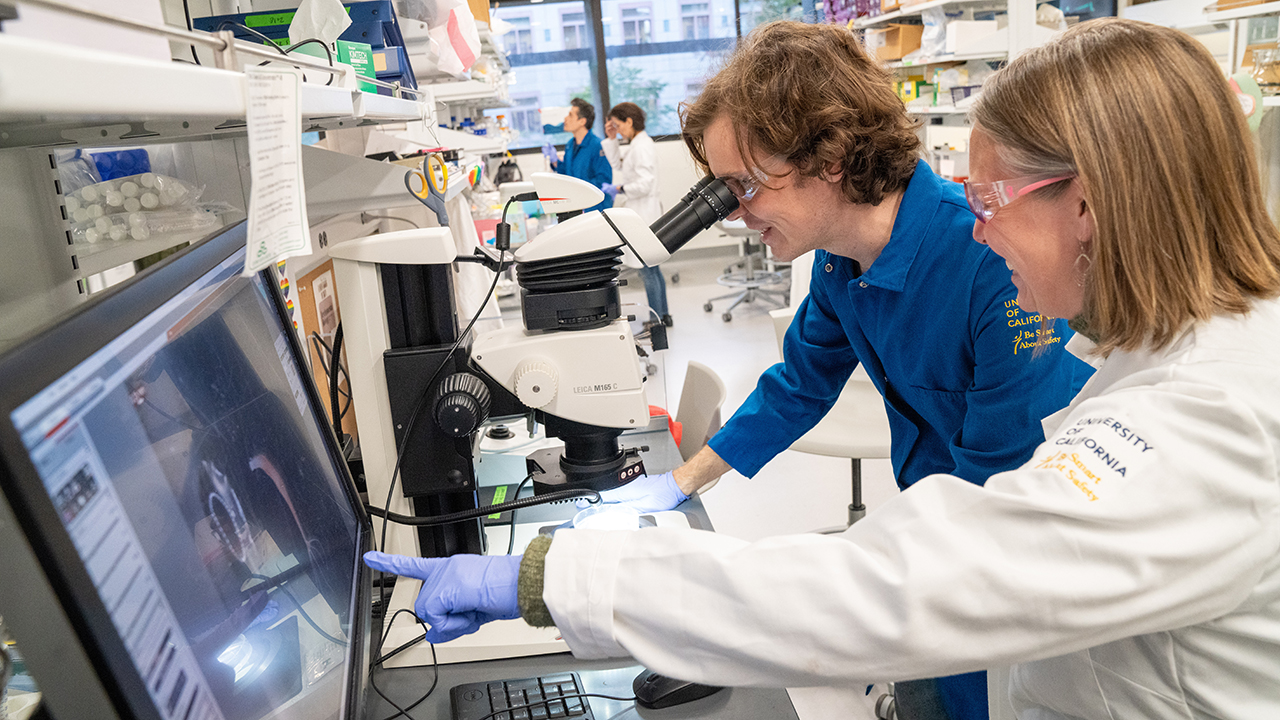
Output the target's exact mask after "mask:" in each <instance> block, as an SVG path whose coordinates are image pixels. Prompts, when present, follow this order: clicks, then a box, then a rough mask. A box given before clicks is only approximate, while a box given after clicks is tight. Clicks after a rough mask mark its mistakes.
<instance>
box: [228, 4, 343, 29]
mask: <svg viewBox="0 0 1280 720" xmlns="http://www.w3.org/2000/svg"><path fill="white" fill-rule="evenodd" d="M346 10H347V14H348V15H350V14H351V8H346ZM296 14H297V13H295V12H280V13H270V14H267V15H245V16H244V24H245V25H248V26H249V27H269V26H271V25H288V24H289V23H291V22H293V16H294V15H296Z"/></svg>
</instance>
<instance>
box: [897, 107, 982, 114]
mask: <svg viewBox="0 0 1280 720" xmlns="http://www.w3.org/2000/svg"><path fill="white" fill-rule="evenodd" d="M968 112H969V110H968V108H965V109H963V110H957V109H956V108H955V106H953V105H936V106H934V107H909V108H907V114H908V115H964V114H966V113H968Z"/></svg>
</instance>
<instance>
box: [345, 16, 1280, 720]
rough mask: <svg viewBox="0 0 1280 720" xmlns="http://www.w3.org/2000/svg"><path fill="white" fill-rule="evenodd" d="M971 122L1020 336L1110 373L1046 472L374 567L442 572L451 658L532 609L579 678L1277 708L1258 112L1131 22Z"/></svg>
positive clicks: (1277, 404)
mask: <svg viewBox="0 0 1280 720" xmlns="http://www.w3.org/2000/svg"><path fill="white" fill-rule="evenodd" d="M739 52H741V50H740V51H739ZM713 82H714V80H713ZM711 91H713V87H712V84H711V83H708V85H707V87H706V89H704V94H705V93H706V92H711ZM972 119H973V121H974V130H973V136H972V138H971V143H970V182H969V183H968V185H967V188H966V191H967V195H968V196H969V202H970V206H971V207H972V209H973V211H974V213H975V215H977V217H978V220H977V221H976V222H975V225H974V238H975V239H976V240H977V241H979V242H983V243H986V244H988V245H990V247H991V248H992V249H993V250H994V251H995V252H996V253H998V254H999V255H1001V256H1002V257H1003V258H1004V259H1005V261H1006V262H1007V264H1008V266H1009V268H1010V270H1011V271H1012V273H1013V282H1014V284H1015V285H1016V286H1017V288H1018V291H1019V295H1018V303H1017V304H1018V306H1019V307H1018V308H1010V317H1009V322H1010V323H1013V322H1015V321H1019V322H1020V321H1021V319H1022V318H1024V317H1026V316H1027V315H1024V314H1022V313H1026V314H1030V313H1037V314H1038V315H1032V316H1031V317H1032V318H1033V320H1034V319H1036V318H1037V317H1049V316H1053V317H1069V318H1073V319H1074V320H1073V325H1074V326H1075V327H1076V328H1077V330H1078V334H1077V335H1076V336H1075V337H1074V338H1072V339H1071V341H1070V342H1069V343H1068V346H1067V349H1068V350H1069V351H1071V352H1073V353H1075V354H1077V355H1078V356H1080V357H1082V358H1085V359H1087V360H1089V361H1090V362H1092V363H1094V364H1095V365H1096V366H1097V367H1098V370H1097V373H1096V374H1095V375H1094V376H1093V377H1092V379H1090V381H1089V382H1088V384H1087V385H1086V386H1085V387H1084V389H1083V390H1082V391H1081V392H1080V394H1079V396H1077V397H1076V398H1075V400H1074V401H1073V402H1072V403H1071V404H1070V405H1069V406H1068V407H1067V408H1065V409H1063V410H1062V411H1060V412H1058V413H1056V414H1054V415H1052V416H1050V417H1048V418H1046V419H1045V420H1044V423H1043V425H1044V429H1045V436H1046V442H1045V443H1044V444H1043V445H1041V446H1040V447H1039V448H1038V449H1037V450H1036V452H1035V454H1034V455H1033V457H1032V459H1031V461H1029V462H1028V463H1027V464H1026V465H1024V466H1023V467H1021V468H1019V469H1017V470H1012V471H1009V472H1004V473H1000V474H997V475H995V476H993V477H991V478H990V479H989V480H988V481H987V483H986V486H985V487H979V486H977V485H973V484H971V483H967V482H964V481H962V480H960V479H958V478H955V477H951V476H948V475H934V476H930V477H927V478H924V479H923V480H921V481H920V482H918V483H916V484H915V485H914V486H912V487H911V488H910V489H908V490H907V491H906V492H904V493H902V494H900V495H898V496H896V497H894V498H892V499H891V500H889V501H888V502H887V503H886V504H885V505H884V506H882V507H879V508H876V509H874V510H873V511H872V512H871V513H869V514H868V515H867V517H866V518H865V519H864V520H862V521H860V522H858V523H857V524H855V525H854V526H853V527H852V528H850V529H849V530H848V531H846V532H845V533H844V534H843V535H841V536H837V537H830V536H820V535H800V536H791V537H775V538H768V539H765V540H761V541H758V542H754V543H749V542H744V541H742V540H738V539H735V538H730V537H725V536H722V535H717V534H714V533H705V532H694V531H673V530H663V529H649V530H642V531H638V532H631V533H626V532H599V531H587V530H570V531H563V532H560V533H558V534H556V536H555V537H554V540H551V539H539V540H537V541H535V542H534V543H532V544H531V545H530V547H529V548H528V549H527V550H526V551H525V554H524V556H523V560H513V559H506V558H482V557H476V556H460V557H454V558H448V559H443V560H438V559H432V560H422V559H415V558H400V557H396V556H380V555H371V556H368V557H367V561H368V562H369V563H370V564H371V565H373V566H375V567H381V568H387V569H391V570H394V571H396V572H401V573H403V574H407V575H413V576H416V577H421V578H424V579H425V580H426V582H425V583H424V586H423V590H422V593H421V595H420V596H419V598H418V604H417V606H416V609H417V612H418V614H419V615H420V616H421V617H423V618H424V619H425V620H426V621H427V622H428V623H431V624H432V632H431V633H430V634H429V638H430V639H432V640H433V641H435V640H442V639H448V638H449V637H451V636H453V635H457V634H461V633H462V632H469V631H471V630H473V629H474V628H475V627H478V625H479V624H480V623H482V622H486V621H488V620H490V619H494V618H504V617H505V618H510V617H518V616H523V617H525V619H526V620H528V621H530V622H533V623H550V622H554V624H555V625H556V627H557V628H558V630H559V632H560V633H561V635H562V636H563V637H564V639H565V640H566V641H567V642H568V644H569V647H570V648H571V649H572V650H573V652H574V653H575V655H577V656H579V657H583V658H596V657H603V656H623V655H632V656H634V657H635V658H636V659H637V660H639V661H640V662H642V663H644V664H645V665H646V666H648V667H649V668H650V669H653V670H656V671H658V672H661V673H663V674H665V675H670V676H674V677H679V678H684V679H687V680H693V681H698V682H705V683H712V684H718V685H758V686H791V687H795V686H804V685H843V686H846V687H847V686H850V685H853V684H854V683H855V682H867V681H875V680H880V679H888V678H911V677H936V676H941V675H947V674H952V673H961V672H968V671H974V670H980V669H987V668H996V667H1001V666H1007V665H1010V664H1013V669H1012V672H1011V681H1010V683H1009V685H1008V687H1007V688H1000V689H999V692H998V694H996V695H993V696H992V699H993V702H994V703H1001V704H1003V702H1002V701H1006V700H1007V701H1011V702H1012V705H1013V707H1014V709H1015V710H1016V712H1017V713H1018V714H1019V716H1021V717H1024V718H1033V719H1034V720H1047V719H1050V718H1056V719H1064V718H1079V719H1086V720H1103V719H1107V720H1115V719H1117V718H1170V719H1172V718H1209V717H1214V718H1226V717H1231V718H1276V717H1280V360H1277V358H1280V299H1278V296H1280V232H1277V229H1276V227H1275V225H1274V224H1273V223H1272V221H1271V219H1270V218H1269V217H1268V215H1267V210H1266V204H1265V202H1264V198H1263V193H1262V189H1261V183H1260V180H1259V174H1258V167H1257V163H1256V160H1255V158H1254V149H1253V141H1252V138H1251V137H1250V134H1249V130H1248V126H1247V124H1246V121H1245V118H1244V116H1243V114H1242V112H1241V109H1240V104H1239V103H1238V102H1237V100H1236V96H1235V94H1234V93H1233V91H1232V89H1231V87H1230V86H1229V85H1228V83H1227V81H1226V80H1225V79H1224V78H1223V76H1222V73H1221V71H1220V70H1219V68H1218V65H1217V63H1216V62H1215V61H1214V59H1213V57H1212V56H1211V55H1210V54H1209V52H1208V51H1206V50H1205V48H1204V47H1203V46H1202V45H1200V44H1199V43H1198V42H1197V41H1196V40H1194V39H1193V38H1191V37H1189V36H1187V35H1185V34H1183V33H1181V32H1178V31H1176V30H1172V29H1168V28H1163V27H1158V26H1154V25H1148V24H1145V23H1139V22H1135V21H1130V20H1122V19H1117V18H1107V19H1104V20H1097V21H1092V22H1088V23H1082V24H1081V25H1078V26H1076V27H1075V28H1072V29H1070V30H1068V31H1067V32H1066V33H1065V34H1064V35H1063V36H1062V37H1061V38H1059V39H1057V40H1054V41H1052V42H1050V43H1049V44H1047V45H1045V46H1042V47H1038V48H1034V49H1032V50H1029V51H1028V52H1026V53H1025V54H1024V55H1022V56H1020V57H1018V58H1016V59H1015V60H1013V61H1012V62H1010V63H1009V65H1008V67H1006V68H1005V69H1003V70H1001V71H1000V72H998V73H996V75H995V76H994V77H992V78H991V79H990V80H989V81H988V83H987V85H986V86H985V88H984V90H983V94H982V97H981V99H980V100H979V102H978V103H977V105H976V106H975V108H974V109H973V113H972ZM771 181H772V182H771V185H770V186H769V187H766V188H762V189H761V190H760V191H759V192H761V193H763V192H784V191H785V190H786V186H787V183H788V178H786V177H782V178H771ZM774 188H777V189H774ZM900 221H901V219H900ZM1015 311H1019V312H1015ZM1035 329H1036V327H1035V325H1034V324H1033V325H1029V326H1027V330H1028V332H1030V333H1031V334H1030V339H1029V340H1028V341H1027V344H1026V346H1019V348H1017V350H1018V351H1019V352H1030V351H1034V348H1035V345H1036V343H1037V342H1038V341H1039V340H1038V339H1037V337H1038V336H1037V335H1036V334H1035ZM904 337H905V336H904ZM1040 337H1048V336H1047V335H1046V336H1040ZM1054 339H1056V338H1054ZM802 340H803V339H802ZM793 341H794V339H793ZM1014 350H1015V348H1010V352H1013V351H1014ZM437 628H439V631H438V632H437Z"/></svg>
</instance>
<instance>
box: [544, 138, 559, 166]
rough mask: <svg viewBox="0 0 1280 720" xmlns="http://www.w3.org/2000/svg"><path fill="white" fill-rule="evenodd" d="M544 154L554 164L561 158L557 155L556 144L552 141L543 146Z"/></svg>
mask: <svg viewBox="0 0 1280 720" xmlns="http://www.w3.org/2000/svg"><path fill="white" fill-rule="evenodd" d="M542 154H543V155H544V156H545V157H546V158H547V159H548V160H550V161H551V164H552V165H555V164H556V163H557V162H559V161H560V158H559V157H557V156H556V146H555V145H552V144H551V142H550V141H548V142H547V144H546V145H543V146H542Z"/></svg>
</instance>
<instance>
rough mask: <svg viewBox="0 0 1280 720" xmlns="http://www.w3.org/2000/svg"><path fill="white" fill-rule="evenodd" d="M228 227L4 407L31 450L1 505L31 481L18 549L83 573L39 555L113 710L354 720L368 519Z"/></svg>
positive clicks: (274, 312)
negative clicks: (134, 316) (142, 301)
mask: <svg viewBox="0 0 1280 720" xmlns="http://www.w3.org/2000/svg"><path fill="white" fill-rule="evenodd" d="M231 234H232V235H233V236H235V237H234V238H233V240H227V239H220V238H214V239H213V240H211V241H206V242H214V243H215V244H217V243H216V242H215V241H219V240H221V243H222V245H223V246H225V247H230V248H231V252H230V254H229V255H226V256H225V257H223V258H221V259H219V258H217V257H214V258H213V259H212V260H207V261H206V262H205V264H204V266H202V267H199V270H200V273H199V275H198V276H194V277H189V278H185V279H184V280H185V284H183V283H179V284H176V285H175V284H174V279H173V277H172V276H173V273H174V272H176V271H174V270H172V269H171V268H161V269H160V270H159V271H157V273H156V277H163V276H164V273H165V272H166V271H169V277H168V278H167V281H166V284H167V285H168V286H169V287H172V288H174V289H176V290H177V292H176V294H173V295H171V296H169V297H167V298H164V297H161V298H159V299H158V300H157V298H156V297H155V296H156V295H157V293H156V292H148V293H144V292H143V290H137V291H135V295H136V297H142V296H143V295H146V296H147V297H148V298H149V299H150V302H151V304H152V307H147V308H146V312H145V315H143V316H142V317H141V319H140V320H137V321H136V322H133V323H132V324H131V325H129V326H128V327H125V328H122V329H121V331H120V332H118V333H107V334H109V335H110V337H103V338H101V340H102V342H100V343H99V345H100V346H98V347H95V348H89V349H87V350H82V351H81V352H80V353H79V354H80V355H87V356H85V357H83V359H78V361H76V362H75V363H74V365H73V366H71V367H69V368H67V369H65V371H62V372H58V373H57V375H56V377H48V378H44V379H43V380H42V381H41V386H40V387H36V388H30V390H29V395H30V396H29V397H28V398H27V399H25V400H22V401H21V402H20V403H19V404H16V405H14V406H13V407H12V409H9V408H8V407H5V409H6V410H7V411H8V416H7V418H6V420H7V421H8V422H9V423H11V425H12V429H13V431H14V432H16V434H17V436H18V437H19V438H20V441H21V446H22V448H23V449H24V450H25V452H26V458H20V459H19V460H22V461H25V462H15V461H14V459H13V458H7V459H6V462H5V465H6V466H8V467H9V469H10V472H9V474H8V477H5V476H3V475H0V479H3V480H5V482H6V485H8V486H9V487H6V488H5V490H6V493H7V494H11V495H12V496H13V498H11V504H15V503H13V499H15V498H21V492H20V490H21V488H23V487H26V488H27V491H28V492H30V493H34V491H33V490H32V489H31V488H30V487H29V486H30V485H32V484H34V483H35V481H36V479H37V478H38V482H39V487H40V488H41V489H42V490H43V492H44V493H45V496H46V498H47V507H45V508H41V509H42V510H44V513H43V519H42V513H39V512H38V513H34V514H33V516H32V517H30V518H27V519H26V520H21V521H20V522H21V524H23V525H25V529H26V533H27V536H28V539H29V540H30V542H31V544H32V545H33V546H34V547H38V546H40V545H42V544H45V543H48V544H50V545H51V546H54V547H56V546H58V545H59V544H61V545H62V546H63V547H64V549H65V548H67V547H70V548H74V553H75V558H74V560H77V561H78V566H77V565H76V563H75V562H71V560H72V559H71V558H64V557H57V555H58V553H52V555H54V557H50V556H48V555H42V554H41V553H38V552H37V553H36V555H37V556H38V557H40V562H41V563H42V564H43V565H44V566H45V567H46V570H47V571H48V572H50V574H51V575H52V576H58V577H59V578H60V579H58V581H56V582H53V585H54V586H55V587H57V586H65V587H66V590H64V591H63V592H60V593H59V595H60V597H59V600H60V602H61V603H62V605H63V606H64V609H65V610H66V611H67V615H68V617H69V618H72V624H74V625H76V626H77V627H76V629H75V631H74V632H75V633H76V634H77V635H78V636H79V637H80V638H81V640H82V641H83V642H86V643H88V644H89V645H91V646H92V647H91V648H90V649H89V650H88V651H87V652H88V654H89V655H90V656H91V657H93V656H95V655H102V656H104V657H105V658H108V659H109V661H104V662H101V663H96V664H98V665H100V666H103V667H99V671H100V673H105V674H109V675H112V676H113V677H111V678H109V679H105V680H103V682H104V685H106V686H107V692H108V694H109V695H115V694H119V695H124V696H127V701H125V702H124V704H125V705H127V706H128V707H127V709H125V708H120V709H118V711H119V713H120V716H121V717H126V716H137V717H159V718H164V719H165V720H169V719H175V720H214V719H223V720H257V719H258V718H265V717H270V718H281V719H288V718H307V719H308V720H310V719H311V718H317V717H320V718H323V717H339V716H342V717H347V716H351V717H354V715H349V714H348V713H351V712H353V711H352V709H351V708H352V707H354V706H357V705H359V703H358V702H357V701H355V700H353V698H352V694H353V693H356V692H358V691H359V688H358V686H359V685H360V684H361V682H362V678H363V677H364V673H363V671H362V670H361V669H360V667H359V666H360V664H361V663H364V662H365V660H366V656H367V642H366V639H365V637H364V636H365V633H367V632H368V628H367V622H368V621H367V617H366V616H367V613H368V611H367V606H368V595H367V575H366V573H365V572H364V571H363V570H362V567H363V566H362V564H361V562H360V555H361V554H362V552H363V550H364V549H367V548H366V547H365V546H366V544H367V543H368V531H367V527H368V524H367V518H366V517H365V516H364V514H363V510H362V509H361V508H360V506H359V504H358V498H357V497H356V494H355V490H354V488H353V487H352V486H351V480H350V477H349V475H348V473H347V470H346V467H345V464H344V463H343V461H342V459H341V455H340V454H339V453H338V451H337V450H336V445H335V443H334V441H333V437H332V434H331V432H330V431H329V430H328V426H327V420H326V418H325V416H324V415H323V414H322V412H321V411H320V410H318V407H319V406H318V401H319V400H318V397H317V395H316V391H315V389H314V388H313V387H311V386H310V385H309V384H308V383H310V382H311V381H310V379H309V378H310V372H309V370H308V369H307V368H306V367H305V366H304V365H302V363H301V357H302V356H301V354H300V352H301V351H300V350H299V346H298V341H297V339H296V337H295V333H294V329H293V328H292V327H291V326H290V325H289V324H288V323H287V322H286V320H285V319H284V316H283V314H282V308H281V307H280V298H279V295H278V293H277V290H276V289H275V288H273V287H272V284H271V282H270V276H269V275H267V274H264V273H259V274H257V275H254V276H252V277H248V278H245V277H241V269H242V267H243V265H244V250H243V230H242V229H241V230H240V231H239V232H238V233H231ZM202 252H203V253H204V254H205V255H206V256H208V255H209V253H210V252H212V251H211V250H209V249H204V250H202ZM218 254H221V253H218ZM209 265H212V267H209ZM191 267H193V263H192V262H191V261H189V260H188V261H187V262H186V268H187V270H186V272H191ZM151 279H152V278H151V277H147V276H144V277H142V278H140V279H138V280H137V281H136V282H137V284H138V285H139V286H145V285H146V284H147V283H148V282H149V281H151ZM155 282H157V283H159V282H160V281H158V280H157V281H155ZM128 292H129V290H127V289H126V290H125V291H123V292H122V293H121V294H122V295H124V294H127V293H128ZM159 294H160V295H161V296H163V294H164V292H163V291H162V292H160V293H159ZM117 302H118V303H119V302H123V301H117ZM129 306H130V307H137V303H136V302H135V303H130V304H129ZM94 312H95V310H94V309H93V308H92V307H91V308H90V309H88V310H87V311H86V314H88V315H92V314H93V313H94ZM139 312H141V311H139ZM104 318H105V316H104ZM80 322H84V319H83V318H82V319H81V320H80ZM104 322H106V320H105V319H104ZM55 332H56V331H55ZM64 333H65V328H64ZM89 342H98V341H96V340H93V341H89ZM46 344H47V343H46ZM39 346H40V341H37V342H36V347H39ZM33 352H36V351H35V350H32V349H28V350H27V353H28V357H26V358H24V359H23V362H26V363H28V364H29V363H31V361H32V358H31V357H30V356H29V355H30V353H33ZM73 353H74V351H73ZM6 430H7V428H6ZM24 467H25V468H28V469H30V470H34V477H31V475H32V474H31V473H30V472H27V473H24V472H23V471H22V469H23V468H24ZM24 479H25V481H26V485H24ZM39 499H44V498H39ZM18 504H24V505H25V504H34V505H36V506H39V505H40V503H39V502H36V503H31V498H30V496H28V497H26V498H25V502H22V501H21V500H20V502H19V503H18ZM48 511H52V512H48ZM15 514H17V513H15ZM20 517H21V516H20ZM54 517H56V520H57V522H58V523H59V524H60V528H51V527H48V526H47V525H48V524H49V523H48V520H49V518H54ZM57 530H60V531H61V532H62V533H63V535H58V533H57V532H55V531H57ZM67 541H69V546H68V545H67ZM66 554H69V553H66ZM86 578H87V580H88V584H89V585H91V586H92V591H93V594H94V595H96V598H94V597H87V598H86V597H83V595H86V594H88V593H87V592H85V591H87V590H88V587H87V586H86V584H85V583H84V580H85V579H86ZM77 588H78V590H77ZM362 588H363V589H362ZM95 600H96V602H95ZM98 603H100V604H98ZM362 603H363V612H362V611H361V610H362ZM104 615H105V617H104ZM77 618H82V619H83V623H81V622H76V620H77ZM95 618H96V621H95ZM106 619H109V623H107V622H104V620H106ZM16 629H17V628H15V630H16ZM112 632H114V637H112V636H111V633H112ZM19 641H20V642H23V640H22V638H19ZM122 653H123V654H127V661H126V660H125V658H123V657H121V655H122ZM33 669H35V668H33ZM36 680H37V682H43V681H42V680H41V677H40V676H39V674H38V672H37V675H36ZM143 689H145V698H142V697H139V694H140V693H139V691H140V690H143ZM50 700H51V701H53V700H56V698H53V697H50ZM53 705H54V710H55V711H56V709H57V707H56V702H54V703H53ZM139 708H142V709H141V710H140V709H139Z"/></svg>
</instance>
